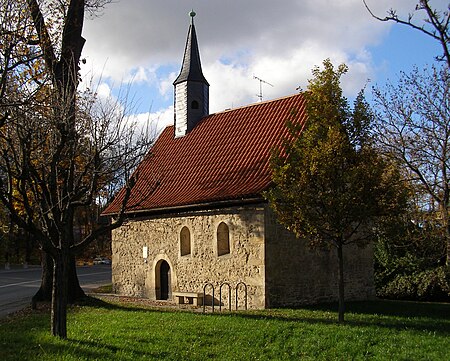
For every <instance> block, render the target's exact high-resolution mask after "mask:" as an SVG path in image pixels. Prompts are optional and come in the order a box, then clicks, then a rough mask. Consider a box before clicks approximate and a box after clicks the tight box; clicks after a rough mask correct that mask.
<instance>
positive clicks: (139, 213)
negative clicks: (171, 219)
mask: <svg viewBox="0 0 450 361" xmlns="http://www.w3.org/2000/svg"><path fill="white" fill-rule="evenodd" d="M263 202H264V203H265V202H266V200H265V199H264V198H263V197H261V196H259V197H251V198H241V199H229V200H225V201H214V202H207V203H195V204H188V205H182V206H173V207H161V208H153V209H143V210H136V211H129V212H125V215H126V217H128V218H137V217H143V216H151V215H161V214H173V213H180V212H187V211H198V210H202V209H212V208H226V207H231V206H237V205H250V204H258V203H263ZM115 215H117V212H115V213H102V216H104V217H114V216H115Z"/></svg>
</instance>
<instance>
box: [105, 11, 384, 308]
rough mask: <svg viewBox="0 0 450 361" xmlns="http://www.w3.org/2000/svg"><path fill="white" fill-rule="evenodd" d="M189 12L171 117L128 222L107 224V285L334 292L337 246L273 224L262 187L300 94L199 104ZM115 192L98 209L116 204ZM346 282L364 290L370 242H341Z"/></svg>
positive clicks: (255, 296) (149, 292)
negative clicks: (312, 242) (230, 104)
mask: <svg viewBox="0 0 450 361" xmlns="http://www.w3.org/2000/svg"><path fill="white" fill-rule="evenodd" d="M190 15H191V22H190V26H189V31H188V36H187V41H186V47H185V52H184V58H183V63H182V67H181V72H180V74H179V76H178V77H177V78H176V79H175V81H174V83H173V84H174V88H175V89H174V92H175V95H174V108H175V115H174V125H173V126H169V127H167V128H166V129H164V131H163V132H162V134H161V135H160V136H159V137H158V139H157V140H156V142H155V143H154V145H153V146H152V148H151V149H150V150H149V153H148V155H147V156H146V157H145V158H144V160H143V161H142V163H141V164H140V165H139V167H138V168H137V170H136V172H137V173H138V175H139V176H138V177H137V183H136V185H135V187H134V188H133V190H132V193H131V196H130V199H129V202H128V205H127V212H126V213H127V221H126V222H125V223H124V224H123V225H122V226H121V227H120V228H118V229H116V230H114V231H113V235H112V282H113V290H114V292H115V293H118V294H121V295H129V296H139V297H146V298H149V299H153V300H175V296H179V295H183V294H185V295H187V294H188V293H195V294H197V295H199V296H200V294H203V292H204V291H205V295H206V297H207V298H206V300H205V302H210V301H208V297H209V299H211V298H212V296H213V295H212V290H213V288H214V291H215V294H214V298H215V299H218V298H219V290H222V291H223V293H224V296H222V297H223V298H222V300H221V301H222V303H223V304H224V305H225V306H226V307H228V305H229V304H233V308H234V304H235V303H236V302H237V301H239V303H240V305H242V304H243V302H244V300H243V299H244V297H245V294H244V291H243V288H244V287H243V285H245V287H246V291H247V292H246V294H247V296H246V298H247V299H246V302H247V304H248V307H249V308H269V307H280V306H291V307H292V306H296V305H299V304H306V303H317V302H326V301H333V300H336V299H337V289H338V287H337V256H336V254H335V253H336V252H335V250H333V249H332V250H330V251H327V250H311V249H310V248H309V247H308V242H307V241H306V240H303V239H297V238H296V237H295V236H294V235H293V234H292V233H291V232H289V231H288V230H286V229H285V228H284V227H283V226H281V225H280V224H278V223H277V220H276V217H275V214H274V213H273V211H272V210H271V209H270V208H269V206H268V204H267V202H266V201H265V200H264V198H263V197H262V192H263V191H264V190H266V189H268V188H269V187H270V186H271V175H270V169H269V158H270V152H271V149H273V148H274V147H277V146H279V145H280V144H281V142H282V141H283V139H286V138H287V137H289V134H288V131H287V127H286V120H287V119H289V120H291V121H294V122H298V123H302V122H305V117H306V116H305V100H304V98H303V96H302V94H301V93H300V94H295V95H292V96H288V97H284V98H281V99H276V100H271V101H265V102H259V103H256V104H251V105H248V106H245V107H241V108H237V109H232V110H226V111H223V112H219V113H215V114H209V106H208V102H209V84H208V82H207V80H206V78H205V76H204V75H203V72H202V67H201V63H200V53H199V48H198V42H197V35H196V31H195V26H194V16H195V13H194V12H192V13H191V14H190ZM122 197H123V191H121V192H119V193H118V194H117V196H116V197H115V199H114V200H113V201H112V203H111V204H109V206H108V207H107V208H106V210H105V211H104V212H103V214H104V215H107V216H114V214H117V212H118V211H119V209H120V205H121V199H122ZM221 286H222V287H223V286H225V287H223V288H221ZM345 287H346V299H352V300H363V299H368V298H371V297H373V296H374V294H375V292H374V284H373V248H372V246H371V245H369V246H367V247H365V248H359V247H357V246H348V248H347V249H346V252H345ZM229 288H230V289H231V292H229ZM235 290H237V291H238V292H236V296H235ZM230 295H231V299H228V298H230ZM235 297H238V298H239V300H235ZM216 301H218V300H216Z"/></svg>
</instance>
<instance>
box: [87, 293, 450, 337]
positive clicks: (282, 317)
mask: <svg viewBox="0 0 450 361" xmlns="http://www.w3.org/2000/svg"><path fill="white" fill-rule="evenodd" d="M85 304H86V305H88V306H92V307H102V308H105V309H111V310H122V311H133V312H137V311H138V312H140V311H142V312H190V311H186V310H179V309H167V308H160V309H158V308H156V307H155V306H150V307H146V306H142V305H135V304H131V305H123V304H117V303H110V302H105V301H103V300H100V299H97V298H91V297H89V298H86V300H85ZM305 311H306V313H307V314H305ZM308 311H310V312H308ZM313 311H322V312H329V313H331V314H328V315H327V316H324V314H323V313H321V314H318V315H317V317H314V313H311V312H313ZM195 316H197V317H239V318H244V319H254V320H275V321H286V322H302V323H307V324H324V325H339V324H338V322H337V305H336V304H321V305H314V306H304V307H302V308H298V309H267V310H259V311H256V310H255V311H239V312H231V313H229V312H223V313H219V312H215V313H206V314H202V313H196V314H195ZM365 316H367V317H365ZM343 325H345V326H350V327H382V328H389V329H395V330H398V331H401V330H406V329H408V330H411V329H413V330H417V331H420V332H435V333H437V334H442V335H450V304H445V303H425V302H411V301H392V300H375V301H364V302H348V303H346V322H345V323H344V324H343Z"/></svg>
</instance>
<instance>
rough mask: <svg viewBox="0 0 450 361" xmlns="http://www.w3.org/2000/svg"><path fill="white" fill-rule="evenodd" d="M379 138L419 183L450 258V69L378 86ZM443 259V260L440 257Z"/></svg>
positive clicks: (416, 73)
mask: <svg viewBox="0 0 450 361" xmlns="http://www.w3.org/2000/svg"><path fill="white" fill-rule="evenodd" d="M374 102H375V105H376V107H377V110H378V120H377V132H376V133H377V137H378V141H379V143H380V144H381V147H382V149H383V150H384V152H385V153H386V154H387V155H388V156H390V157H392V158H394V159H395V160H396V161H397V162H398V163H399V164H401V165H402V166H403V168H404V170H405V174H407V175H409V178H410V179H409V181H411V182H412V183H413V184H415V192H416V197H417V205H418V206H419V207H420V208H421V209H422V210H423V211H426V212H427V213H430V212H433V214H437V216H438V217H437V219H438V221H439V223H440V224H441V225H442V230H443V237H445V239H446V244H447V252H446V257H444V258H443V259H442V260H441V261H440V262H442V263H447V264H448V262H449V260H450V210H449V202H450V73H449V69H448V68H447V67H445V66H443V67H441V68H438V67H432V68H431V69H429V70H424V71H423V72H420V71H419V70H418V69H415V70H414V71H413V72H412V73H411V74H405V73H402V76H401V78H400V81H399V83H398V85H392V84H388V85H386V86H385V88H384V89H375V90H374ZM437 262H439V260H437Z"/></svg>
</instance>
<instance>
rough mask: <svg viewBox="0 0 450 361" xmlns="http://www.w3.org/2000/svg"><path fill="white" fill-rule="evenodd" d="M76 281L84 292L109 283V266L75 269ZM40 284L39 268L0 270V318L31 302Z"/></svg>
mask: <svg viewBox="0 0 450 361" xmlns="http://www.w3.org/2000/svg"><path fill="white" fill-rule="evenodd" d="M77 274H78V279H79V281H80V285H81V287H82V288H83V290H84V291H86V292H89V290H91V289H93V288H96V287H99V286H101V285H105V284H108V283H111V266H110V265H95V266H83V267H77ZM40 284H41V268H40V267H36V266H31V267H29V268H26V269H23V268H15V269H10V270H4V269H1V270H0V317H4V316H6V315H7V314H9V313H12V312H15V311H18V310H20V309H22V308H23V307H25V306H27V305H29V304H30V302H31V297H32V296H33V295H34V294H35V293H36V291H37V290H38V289H39V286H40Z"/></svg>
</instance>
